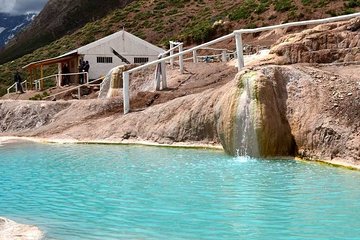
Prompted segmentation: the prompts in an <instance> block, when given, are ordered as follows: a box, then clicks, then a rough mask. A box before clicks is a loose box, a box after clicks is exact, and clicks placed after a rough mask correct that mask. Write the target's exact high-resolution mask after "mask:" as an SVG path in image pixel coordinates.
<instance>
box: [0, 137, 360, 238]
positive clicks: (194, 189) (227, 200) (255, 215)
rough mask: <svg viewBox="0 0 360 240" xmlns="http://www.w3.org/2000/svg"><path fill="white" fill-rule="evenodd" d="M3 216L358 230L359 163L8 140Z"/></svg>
mask: <svg viewBox="0 0 360 240" xmlns="http://www.w3.org/2000/svg"><path fill="white" fill-rule="evenodd" d="M0 216H5V217H7V218H10V219H13V220H15V221H18V222H21V223H29V224H34V225H37V226H39V227H40V228H41V229H42V230H43V231H45V233H46V239H59V240H72V239H74V240H77V239H101V240H110V239H359V238H360V172H357V171H350V170H346V169H341V168H334V167H330V166H326V165H320V164H316V163H302V162H296V161H291V160H285V161H284V160H283V161H275V160H273V161H269V160H257V159H246V158H233V157H229V156H226V155H225V154H223V153H222V152H217V151H208V150H189V149H172V148H155V147H143V146H101V145H46V144H44V145H41V144H33V143H22V144H10V145H5V146H1V147H0Z"/></svg>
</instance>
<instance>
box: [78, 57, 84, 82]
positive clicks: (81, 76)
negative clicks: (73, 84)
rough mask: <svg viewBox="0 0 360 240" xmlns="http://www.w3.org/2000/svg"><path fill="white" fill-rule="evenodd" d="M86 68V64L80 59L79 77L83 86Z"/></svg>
mask: <svg viewBox="0 0 360 240" xmlns="http://www.w3.org/2000/svg"><path fill="white" fill-rule="evenodd" d="M84 67H85V62H84V61H83V60H82V59H80V65H79V73H81V74H80V75H79V84H83V83H84V74H83V73H84Z"/></svg>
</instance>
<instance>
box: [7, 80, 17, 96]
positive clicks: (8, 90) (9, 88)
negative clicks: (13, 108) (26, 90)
mask: <svg viewBox="0 0 360 240" xmlns="http://www.w3.org/2000/svg"><path fill="white" fill-rule="evenodd" d="M15 86H16V83H14V84H13V85H11V86H10V87H8V89H7V94H9V93H10V90H11V89H12V88H13V87H15Z"/></svg>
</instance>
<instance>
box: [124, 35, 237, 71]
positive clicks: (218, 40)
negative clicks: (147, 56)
mask: <svg viewBox="0 0 360 240" xmlns="http://www.w3.org/2000/svg"><path fill="white" fill-rule="evenodd" d="M233 36H234V33H230V34H228V35H225V36H223V37H220V38H218V39H215V40H212V41H210V42H207V43H203V44H201V45H199V46H196V47H193V48H191V49H187V50H184V51H182V52H179V53H176V54H174V55H171V56H168V57H164V58H161V59H158V60H155V61H153V62H149V63H146V64H144V65H141V66H139V67H136V68H132V69H130V70H128V71H126V72H127V73H133V72H136V71H139V70H141V69H143V68H147V67H150V66H152V65H156V64H158V63H161V62H164V61H167V60H170V59H171V58H176V57H179V56H182V55H185V54H187V53H191V52H192V51H194V50H198V49H201V48H203V47H207V46H209V45H212V44H215V43H218V42H221V41H224V40H226V39H228V38H231V37H233Z"/></svg>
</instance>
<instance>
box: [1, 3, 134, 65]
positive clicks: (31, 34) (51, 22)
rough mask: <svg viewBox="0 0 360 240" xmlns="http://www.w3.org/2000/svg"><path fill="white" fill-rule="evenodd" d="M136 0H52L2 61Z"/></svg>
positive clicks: (7, 50)
mask: <svg viewBox="0 0 360 240" xmlns="http://www.w3.org/2000/svg"><path fill="white" fill-rule="evenodd" d="M132 1H133V0H102V1H101V2H100V3H99V1H98V0H49V1H48V2H47V4H46V5H45V7H44V8H43V10H42V11H41V12H40V14H39V15H38V16H37V17H36V18H35V19H34V21H33V22H32V23H31V24H30V25H29V27H28V28H26V30H25V31H23V32H21V33H20V34H19V35H18V36H17V37H16V39H15V40H14V41H11V42H10V43H9V44H8V46H6V48H5V49H4V50H3V51H1V52H0V64H2V63H5V62H8V61H11V60H13V59H15V58H18V57H21V56H23V55H25V54H27V53H30V52H32V51H34V50H35V49H38V48H39V47H42V46H45V45H47V44H49V43H51V42H52V41H55V40H57V39H58V38H61V37H62V36H64V35H66V34H71V33H72V32H74V31H75V30H77V29H78V28H80V27H82V26H84V25H85V24H86V23H88V22H91V21H95V20H97V19H99V18H102V17H103V16H105V15H106V14H108V13H109V12H110V11H112V10H114V9H117V8H122V7H124V6H126V5H127V4H128V3H130V2H132Z"/></svg>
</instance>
